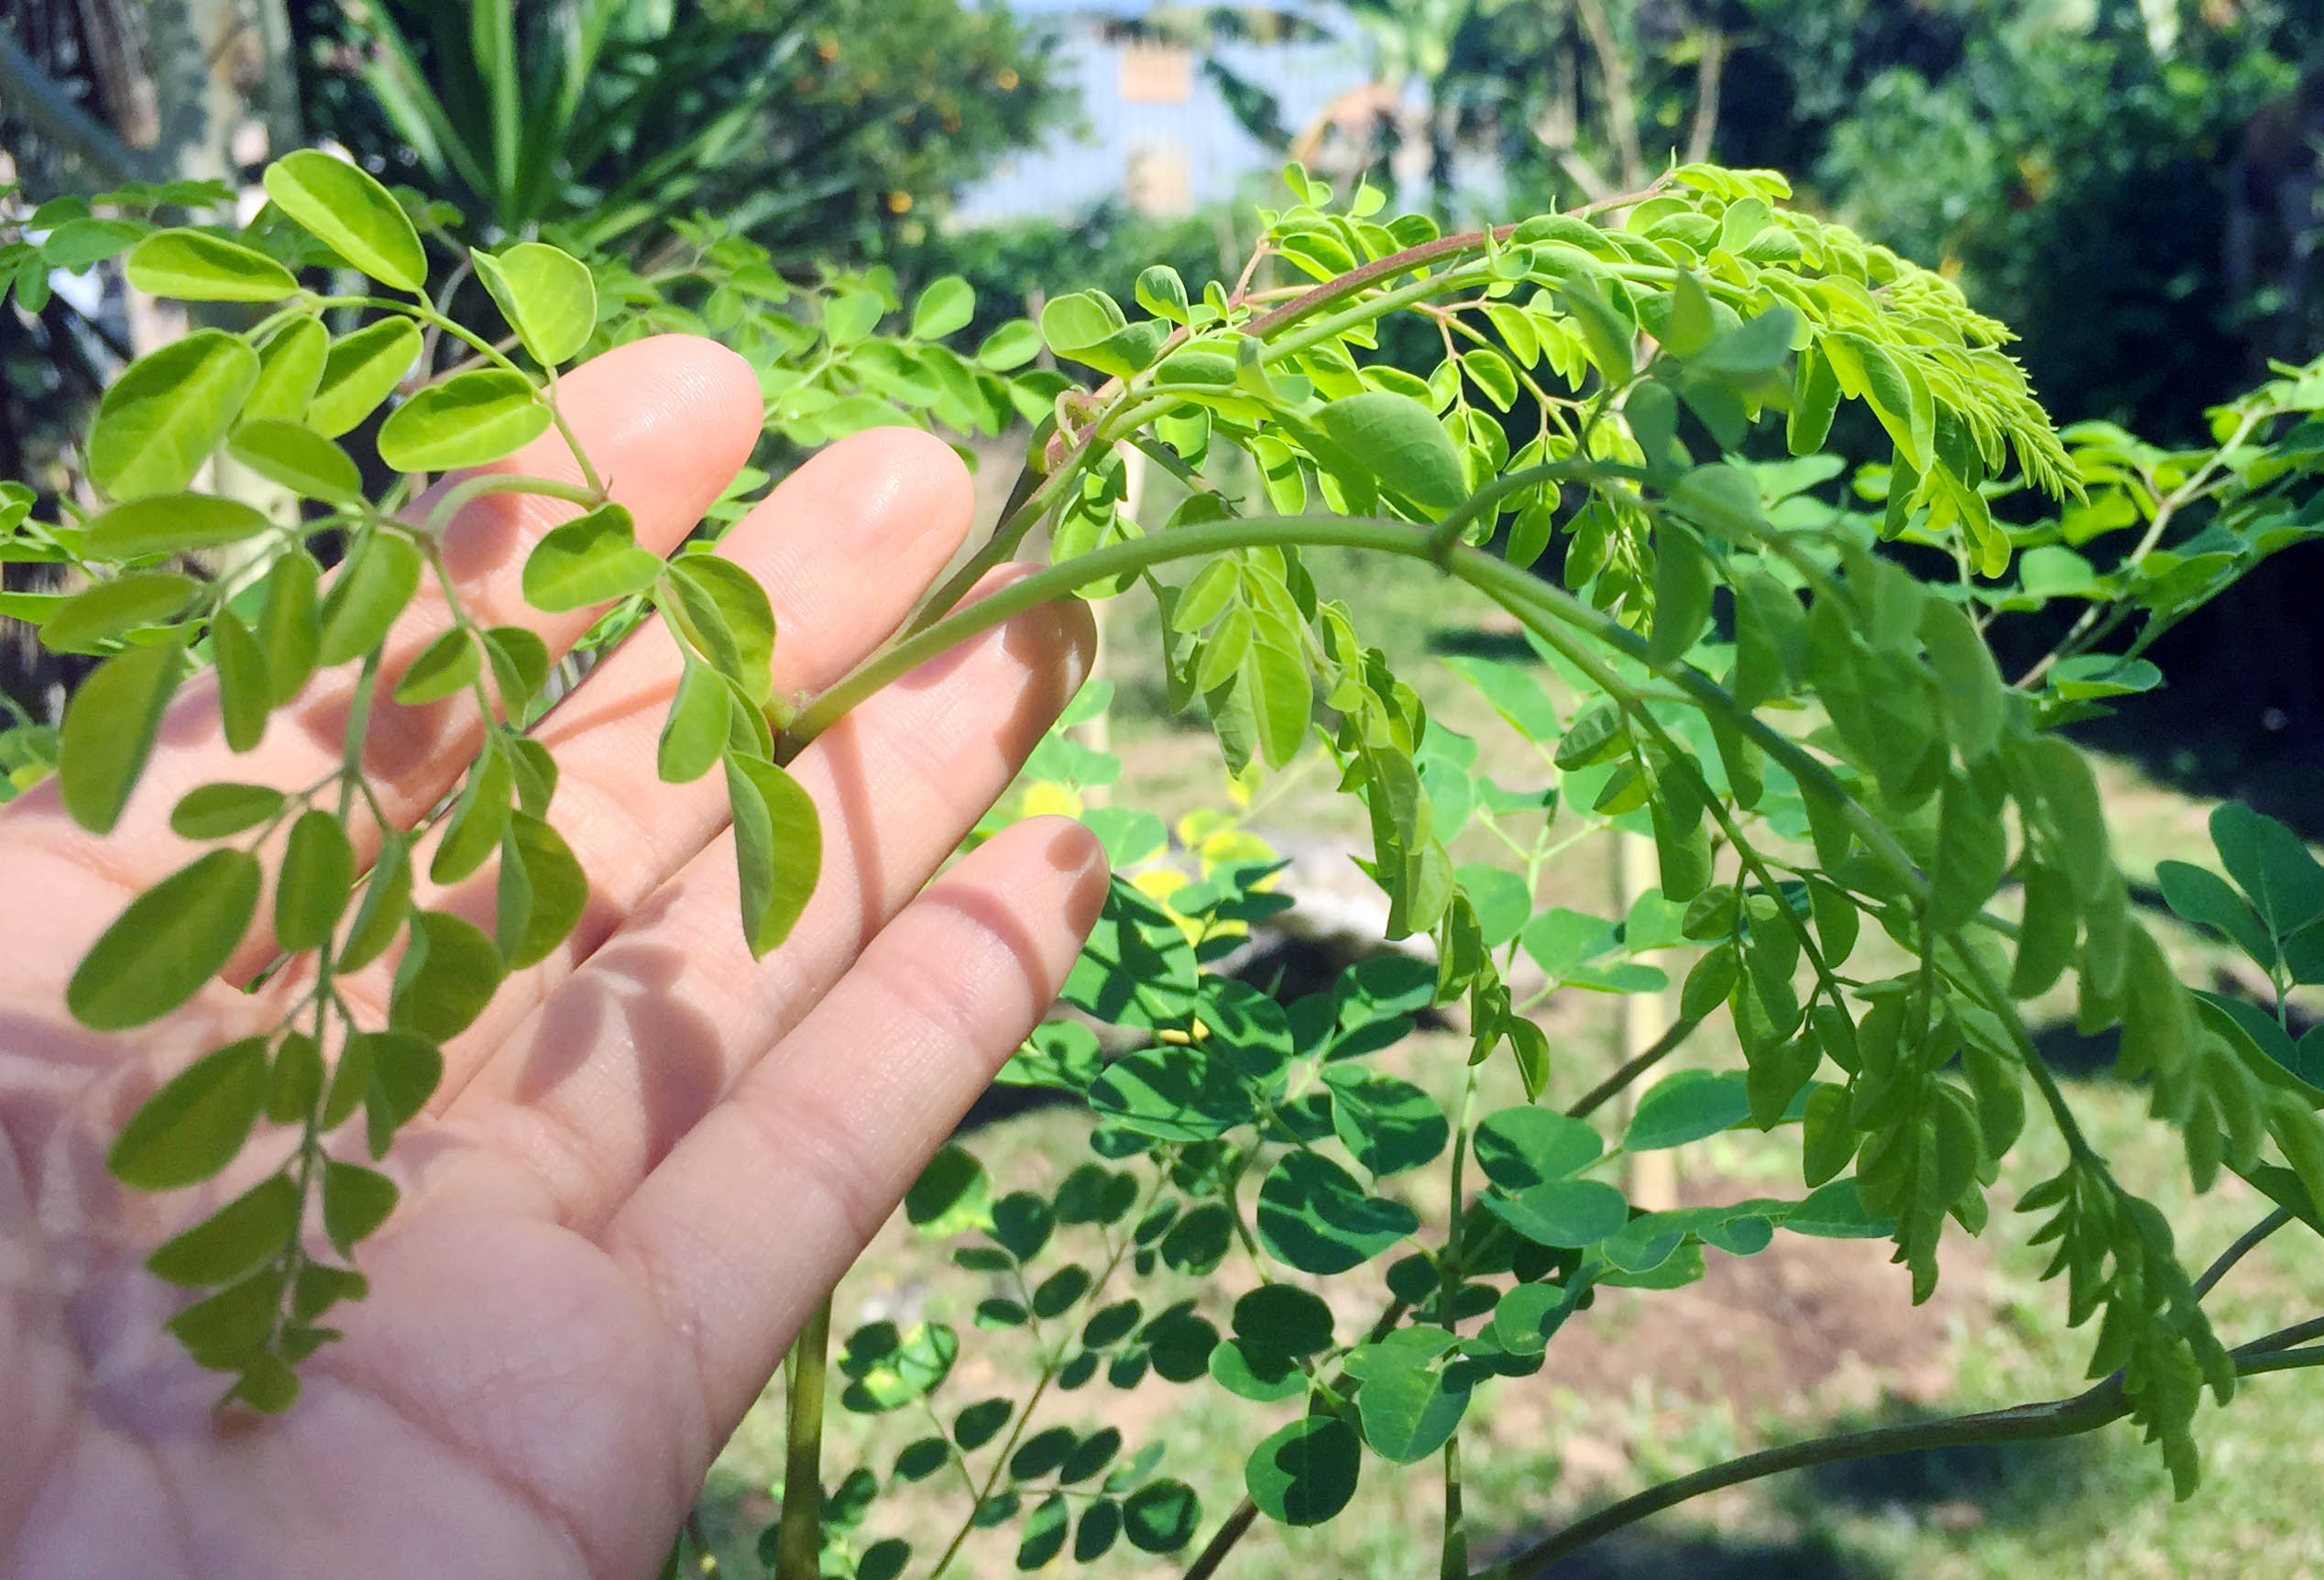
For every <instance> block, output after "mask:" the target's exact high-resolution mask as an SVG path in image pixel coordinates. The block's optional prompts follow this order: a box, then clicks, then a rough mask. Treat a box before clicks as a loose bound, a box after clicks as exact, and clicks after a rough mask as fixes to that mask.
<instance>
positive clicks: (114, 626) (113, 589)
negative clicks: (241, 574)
mask: <svg viewBox="0 0 2324 1580" xmlns="http://www.w3.org/2000/svg"><path fill="white" fill-rule="evenodd" d="M199 590H200V588H199V587H198V586H197V585H196V584H195V582H194V580H193V578H192V576H180V575H179V574H178V573H177V572H175V571H150V572H146V573H143V574H132V575H129V576H115V577H114V578H113V579H112V580H111V581H102V582H99V583H97V584H96V585H95V586H93V587H84V588H82V590H81V591H79V592H77V593H74V594H73V595H72V596H71V597H70V598H66V599H65V600H64V601H63V602H62V603H60V604H59V605H57V607H56V608H55V609H51V610H50V611H49V616H48V618H47V619H46V620H42V621H41V622H40V640H41V641H42V642H45V643H47V644H48V646H49V649H50V650H51V651H53V652H56V653H92V652H95V651H96V650H97V644H99V643H101V642H110V641H111V640H112V639H114V638H115V637H117V636H120V635H122V634H123V633H124V632H126V631H135V630H136V629H137V628H138V627H139V626H148V625H159V624H161V623H162V622H164V621H166V620H174V619H176V618H177V616H178V615H179V614H181V612H183V611H184V609H185V607H186V605H187V604H189V603H191V602H192V601H193V598H194V595H195V593H197V592H198V591H199Z"/></svg>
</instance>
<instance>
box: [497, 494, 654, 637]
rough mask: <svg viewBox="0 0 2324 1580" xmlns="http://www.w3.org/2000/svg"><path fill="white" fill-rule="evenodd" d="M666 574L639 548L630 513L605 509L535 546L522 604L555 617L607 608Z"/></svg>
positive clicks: (567, 524)
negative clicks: (592, 606) (603, 605)
mask: <svg viewBox="0 0 2324 1580" xmlns="http://www.w3.org/2000/svg"><path fill="white" fill-rule="evenodd" d="M662 570H663V562H662V560H661V558H660V557H659V556H658V555H656V554H652V552H650V551H649V550H645V549H641V548H640V547H638V546H637V536H636V531H635V526H634V523H633V522H632V521H631V520H630V512H629V510H627V509H626V508H625V507H623V506H620V505H616V504H603V505H599V506H598V507H597V509H596V510H591V511H590V512H589V513H588V514H586V515H585V516H582V517H580V518H579V519H577V520H576V521H567V522H565V525H563V526H561V527H557V528H554V530H552V531H551V532H548V533H547V534H546V535H545V536H543V538H542V540H541V541H540V542H539V543H535V544H534V545H533V547H532V554H529V555H527V556H526V558H525V562H524V576H523V585H524V598H525V601H526V602H527V603H529V604H531V605H532V607H533V608H535V609H546V610H548V611H550V612H552V613H558V612H562V611H564V610H566V609H581V608H584V607H586V606H587V605H589V604H597V603H608V602H610V601H612V600H613V599H615V598H626V597H628V596H629V595H630V594H631V593H640V592H643V591H645V590H646V589H647V588H648V587H652V585H653V584H654V582H655V581H656V580H657V579H659V578H660V576H661V575H662Z"/></svg>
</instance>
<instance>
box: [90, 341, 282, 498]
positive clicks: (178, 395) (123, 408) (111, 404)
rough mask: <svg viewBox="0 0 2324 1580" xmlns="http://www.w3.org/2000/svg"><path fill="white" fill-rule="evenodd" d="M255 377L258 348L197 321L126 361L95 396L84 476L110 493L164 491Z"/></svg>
mask: <svg viewBox="0 0 2324 1580" xmlns="http://www.w3.org/2000/svg"><path fill="white" fill-rule="evenodd" d="M257 382H258V353H257V352H255V351H253V350H251V349H250V347H249V346H246V345H244V344H243V343H242V340H241V338H240V337H239V336H237V335H228V334H227V333H226V332H225V330H223V329H201V330H196V331H195V332H194V333H193V334H192V335H187V336H186V337H185V338H184V339H182V340H176V341H172V342H170V344H169V345H167V346H162V347H161V348H160V349H159V350H158V351H154V352H150V353H148V354H147V355H146V356H144V357H138V358H137V360H136V361H135V362H132V363H131V364H130V365H129V366H128V368H126V370H124V371H123V373H122V375H121V377H120V378H118V379H115V380H114V382H113V387H112V388H111V389H109V390H106V391H105V392H104V398H103V399H102V400H99V401H98V402H97V420H96V423H95V425H94V426H93V428H91V429H90V431H89V477H90V480H91V481H92V482H93V483H95V484H96V485H97V487H99V488H103V489H104V491H105V492H106V493H108V494H110V495H112V496H113V497H114V498H115V499H143V498H145V497H146V496H147V495H148V494H171V493H175V492H177V491H178V490H179V489H181V488H184V487H185V486H186V485H187V484H188V483H189V482H191V481H192V480H193V475H194V473H195V472H196V471H198V470H199V469H200V468H201V466H202V463H203V462H204V461H206V460H208V459H209V457H210V452H211V451H213V450H214V449H216V448H217V447H218V442H219V441H220V440H222V439H224V438H225V436H226V430H227V429H228V428H230V427H231V426H233V424H234V420H235V417H236V414H237V413H239V412H240V411H241V410H242V400H243V397H244V396H246V395H247V394H249V393H250V387H251V386H252V385H254V384H256V383H257Z"/></svg>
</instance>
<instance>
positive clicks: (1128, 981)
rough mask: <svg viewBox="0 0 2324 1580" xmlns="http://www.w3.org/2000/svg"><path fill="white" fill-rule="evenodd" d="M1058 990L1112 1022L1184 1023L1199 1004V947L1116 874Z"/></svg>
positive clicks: (1126, 1023)
mask: <svg viewBox="0 0 2324 1580" xmlns="http://www.w3.org/2000/svg"><path fill="white" fill-rule="evenodd" d="M1058 996H1059V997H1060V998H1062V999H1063V1000H1064V1001H1065V1002H1066V1003H1068V1004H1072V1005H1074V1006H1075V1007H1076V1008H1078V1009H1081V1010H1085V1011H1087V1012H1088V1013H1089V1014H1091V1015H1095V1016H1097V1018H1098V1019H1100V1020H1102V1021H1106V1022H1108V1023H1110V1024H1112V1025H1114V1026H1185V1025H1186V1024H1187V1022H1188V1021H1189V1018H1190V1017H1191V1016H1192V1015H1193V1014H1194V1010H1195V1003H1196V963H1195V959H1194V949H1193V948H1192V946H1190V945H1189V943H1188V942H1187V941H1186V935H1185V934H1184V933H1181V932H1180V931H1178V924H1177V923H1176V922H1174V921H1172V920H1171V919H1170V917H1169V915H1168V914H1167V912H1165V911H1163V910H1162V909H1161V908H1160V907H1158V906H1157V905H1155V903H1154V902H1153V901H1152V900H1151V899H1149V898H1147V897H1146V895H1145V894H1141V893H1139V892H1138V891H1137V890H1136V889H1135V888H1133V887H1131V886H1130V885H1129V884H1128V883H1125V882H1124V881H1123V880H1122V879H1120V878H1116V879H1114V880H1113V883H1112V884H1111V886H1110V887H1109V888H1108V889H1107V891H1106V897H1105V905H1104V907H1103V909H1102V910H1101V911H1100V912H1099V914H1098V922H1097V926H1096V927H1094V928H1092V929H1091V933H1090V937H1089V941H1088V942H1087V943H1086V944H1084V945H1083V946H1082V949H1081V955H1080V959H1078V960H1075V961H1074V963H1073V970H1072V971H1070V972H1069V974H1068V975H1067V977H1066V980H1065V986H1064V988H1063V989H1062V990H1061V991H1060V993H1059V994H1058Z"/></svg>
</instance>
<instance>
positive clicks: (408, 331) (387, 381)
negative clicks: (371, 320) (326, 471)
mask: <svg viewBox="0 0 2324 1580" xmlns="http://www.w3.org/2000/svg"><path fill="white" fill-rule="evenodd" d="M421 343H422V342H421V335H420V326H419V325H418V324H414V323H412V322H411V320H410V319H408V318H383V319H381V320H379V322H378V323H377V324H365V325H364V326H363V327H362V328H361V329H358V330H356V332H355V333H354V334H353V335H348V336H347V337H346V338H345V339H344V340H340V341H335V342H334V343H333V345H332V346H331V349H330V351H329V352H328V353H327V354H326V355H325V356H324V357H323V374H322V377H321V379H319V380H318V381H317V382H316V384H315V387H314V393H313V396H312V399H311V400H309V401H308V403H307V411H306V420H307V426H308V427H310V428H312V429H313V430H314V431H315V432H316V433H320V434H322V435H323V437H324V438H326V439H335V438H337V437H338V436H339V435H340V434H342V433H345V432H346V431H347V430H348V429H350V428H352V427H354V426H355V425H356V423H358V422H362V421H363V420H364V419H365V418H366V417H368V416H370V415H371V413H372V412H374V411H378V408H379V402H380V401H382V400H386V399H387V398H388V396H389V394H390V393H392V392H393V391H394V390H395V387H396V385H397V384H398V383H400V382H401V381H402V379H403V376H404V374H405V373H406V372H408V371H409V370H410V369H411V365H412V363H414V362H415V361H417V360H419V357H420V346H421ZM286 414H287V413H286Z"/></svg>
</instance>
